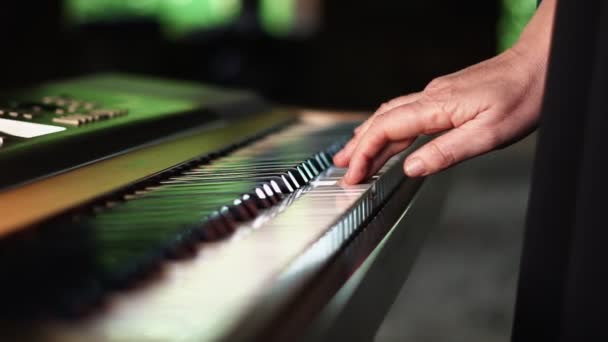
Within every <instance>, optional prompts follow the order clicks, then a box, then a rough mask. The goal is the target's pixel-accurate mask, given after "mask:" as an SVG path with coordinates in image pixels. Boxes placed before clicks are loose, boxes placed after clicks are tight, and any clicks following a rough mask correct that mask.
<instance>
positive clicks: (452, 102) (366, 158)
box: [334, 0, 556, 184]
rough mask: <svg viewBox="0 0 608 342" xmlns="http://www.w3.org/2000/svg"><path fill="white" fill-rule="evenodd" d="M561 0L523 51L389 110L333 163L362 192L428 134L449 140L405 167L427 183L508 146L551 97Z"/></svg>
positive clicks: (548, 8)
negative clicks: (551, 58) (549, 70)
mask: <svg viewBox="0 0 608 342" xmlns="http://www.w3.org/2000/svg"><path fill="white" fill-rule="evenodd" d="M555 3H556V1H555V0H545V1H543V2H542V3H541V6H540V7H539V9H538V10H537V12H536V14H535V15H534V17H533V18H532V20H531V21H530V23H529V24H528V26H527V27H526V29H525V30H524V32H523V33H522V35H521V38H520V40H519V41H518V42H517V43H516V45H515V46H514V47H513V48H511V49H509V50H507V51H506V52H504V53H502V54H501V55H499V56H497V57H494V58H492V59H489V60H487V61H484V62H482V63H479V64H477V65H474V66H472V67H469V68H466V69H464V70H462V71H459V72H456V73H454V74H451V75H447V76H443V77H439V78H437V79H435V80H433V81H432V82H431V83H430V84H429V85H428V86H427V87H426V88H425V89H424V91H422V92H420V93H414V94H410V95H406V96H403V97H399V98H396V99H394V100H391V101H389V102H387V103H386V104H384V105H382V106H381V107H380V108H379V109H378V110H377V111H376V112H375V113H374V115H372V117H371V118H370V119H368V120H367V121H366V122H364V123H363V124H362V125H361V126H359V127H358V128H357V129H355V136H354V137H353V139H351V141H350V142H349V143H348V144H347V145H346V146H345V147H344V148H343V149H342V151H340V152H339V153H338V154H336V155H335V156H334V163H335V164H336V166H339V167H348V168H349V170H348V172H347V173H346V175H345V176H344V179H343V181H344V182H345V183H347V184H356V183H358V182H360V181H362V180H364V179H365V178H368V177H370V176H372V175H373V174H375V173H376V172H377V171H378V170H379V169H380V168H381V167H382V165H383V164H384V163H385V162H386V161H387V160H388V159H389V158H390V157H392V156H393V155H395V154H397V153H399V152H400V151H402V150H404V149H406V148H407V147H409V146H410V145H411V144H412V143H413V142H414V140H415V139H416V137H418V136H419V135H423V134H435V133H443V134H442V135H440V136H439V137H437V138H435V139H434V140H432V141H430V142H429V143H427V144H426V145H424V146H422V147H421V148H419V149H418V150H417V151H415V152H413V153H412V154H411V155H410V156H409V157H408V158H407V159H406V161H405V163H404V170H405V173H406V174H407V175H408V176H410V177H419V176H426V175H429V174H432V173H435V172H438V171H440V170H443V169H445V168H448V167H450V166H452V165H454V164H456V163H459V162H461V161H463V160H466V159H469V158H471V157H474V156H477V155H480V154H483V153H486V152H488V151H491V150H493V149H495V148H498V147H501V146H504V145H506V144H508V143H510V142H513V141H515V140H517V139H518V138H521V137H523V136H525V135H526V134H527V133H529V132H530V131H531V130H532V129H533V128H534V127H535V125H536V123H537V121H538V119H539V115H540V107H541V102H542V95H543V92H544V84H545V76H546V67H547V60H548V55H549V45H550V44H549V43H550V37H551V31H552V28H553V18H554V14H555Z"/></svg>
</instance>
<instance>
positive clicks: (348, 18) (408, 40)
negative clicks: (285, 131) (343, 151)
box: [0, 0, 499, 109]
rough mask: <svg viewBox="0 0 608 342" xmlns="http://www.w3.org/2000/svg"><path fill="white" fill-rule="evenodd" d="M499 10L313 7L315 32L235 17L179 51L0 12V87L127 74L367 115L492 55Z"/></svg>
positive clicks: (29, 12) (380, 4) (50, 5)
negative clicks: (287, 34)
mask: <svg viewBox="0 0 608 342" xmlns="http://www.w3.org/2000/svg"><path fill="white" fill-rule="evenodd" d="M498 11H499V4H498V1H448V0H444V1H403V0H379V1H352V0H331V1H324V3H323V21H322V25H321V27H320V30H319V31H318V32H317V33H316V34H314V35H313V36H311V37H309V38H307V39H275V38H272V37H270V36H268V35H265V34H263V33H262V32H261V30H259V29H258V28H257V23H256V19H255V16H254V15H251V13H249V14H247V13H245V14H244V15H243V17H242V18H241V19H240V20H239V21H237V22H236V23H235V24H234V25H233V26H231V27H229V28H227V29H222V30H215V31H211V32H204V33H200V34H196V35H193V36H192V37H189V38H188V39H183V40H181V41H168V40H166V39H164V38H163V36H162V34H161V33H160V31H159V28H158V27H157V26H156V25H155V24H154V23H151V22H150V23H144V22H137V23H135V22H132V23H124V24H120V25H116V24H113V25H89V26H87V27H82V26H80V27H72V26H70V25H67V24H66V21H65V18H63V16H62V13H63V12H62V10H61V2H60V1H44V2H42V1H41V2H31V1H20V2H18V3H17V2H10V3H9V2H3V3H2V4H1V5H0V35H1V42H2V45H1V46H2V52H1V53H0V56H1V57H0V58H1V63H0V75H1V77H0V87H1V88H3V89H11V88H15V87H21V86H23V85H26V84H31V83H36V82H39V81H41V80H48V79H57V78H64V77H68V76H73V75H80V74H83V73H90V72H97V71H125V72H133V73H143V74H155V75H161V76H167V77H171V78H181V79H191V80H198V81H204V82H212V83H217V84H223V85H232V86H239V87H246V88H252V89H254V90H256V91H258V92H259V93H261V94H263V95H265V96H266V97H268V98H270V99H272V100H274V101H277V102H281V103H288V104H298V105H305V106H315V107H327V108H344V109H350V108H352V109H371V108H373V107H376V106H377V105H378V104H379V103H380V102H382V101H385V100H386V99H389V98H391V97H394V96H397V95H400V94H403V93H407V92H411V91H415V90H418V89H420V88H422V87H424V85H425V84H426V83H428V81H430V80H431V79H432V78H433V77H436V76H438V75H441V74H445V73H448V72H452V71H455V70H457V69H459V68H462V67H464V66H467V65H470V64H473V63H475V62H478V61H480V60H483V59H485V58H487V57H489V56H491V55H493V54H494V53H495V52H496V21H497V18H498Z"/></svg>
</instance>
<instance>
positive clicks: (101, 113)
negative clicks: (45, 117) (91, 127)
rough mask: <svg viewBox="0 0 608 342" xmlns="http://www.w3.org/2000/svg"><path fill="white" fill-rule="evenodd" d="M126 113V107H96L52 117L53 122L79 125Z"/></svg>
mask: <svg viewBox="0 0 608 342" xmlns="http://www.w3.org/2000/svg"><path fill="white" fill-rule="evenodd" d="M127 114H128V110H126V109H96V110H93V111H91V112H90V113H87V114H70V115H65V116H60V117H55V118H53V122H55V123H58V124H63V125H69V126H80V125H84V124H88V123H91V122H97V121H101V120H108V119H113V118H117V117H120V116H124V115H127Z"/></svg>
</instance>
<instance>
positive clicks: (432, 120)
mask: <svg viewBox="0 0 608 342" xmlns="http://www.w3.org/2000/svg"><path fill="white" fill-rule="evenodd" d="M449 128H452V123H451V120H450V118H449V114H448V113H442V112H441V111H440V110H439V109H438V107H437V106H433V105H430V104H429V103H426V102H425V103H423V102H420V101H416V102H413V103H409V104H406V105H403V106H400V107H397V108H394V109H393V110H391V111H389V112H386V113H384V114H382V115H380V116H378V117H377V118H376V120H374V122H373V123H372V124H371V125H370V127H369V128H368V130H367V131H366V132H365V133H364V134H362V136H361V138H360V140H359V143H358V144H357V147H356V148H355V149H354V152H353V153H352V157H351V160H350V163H349V170H348V173H347V174H346V175H345V176H344V181H345V182H346V183H348V184H356V183H358V182H360V181H362V180H363V179H364V178H365V176H366V175H367V174H368V172H369V167H370V165H371V163H372V161H373V160H374V159H375V158H376V156H377V155H378V153H380V151H381V150H382V149H383V148H384V147H385V146H386V144H387V143H388V142H392V141H399V140H405V139H412V138H415V137H417V136H419V135H421V134H427V133H434V132H439V131H443V130H446V129H449Z"/></svg>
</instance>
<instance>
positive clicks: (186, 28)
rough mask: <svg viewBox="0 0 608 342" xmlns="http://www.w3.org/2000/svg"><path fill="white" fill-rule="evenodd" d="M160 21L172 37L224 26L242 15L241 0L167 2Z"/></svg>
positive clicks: (164, 4)
mask: <svg viewBox="0 0 608 342" xmlns="http://www.w3.org/2000/svg"><path fill="white" fill-rule="evenodd" d="M162 3H163V4H162V6H161V8H162V9H161V11H160V13H159V19H160V21H161V23H163V24H164V27H165V28H166V31H167V33H168V34H169V35H170V36H171V37H178V36H183V35H184V34H187V33H189V32H192V31H196V30H200V29H205V28H210V27H218V26H224V25H227V24H229V23H230V22H232V21H233V20H235V19H236V18H237V17H238V16H239V15H240V13H241V9H242V8H241V7H242V3H241V1H240V0H165V1H162Z"/></svg>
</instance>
